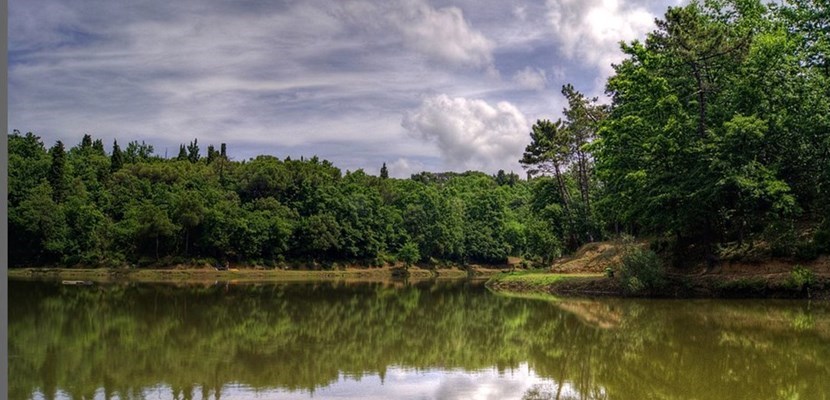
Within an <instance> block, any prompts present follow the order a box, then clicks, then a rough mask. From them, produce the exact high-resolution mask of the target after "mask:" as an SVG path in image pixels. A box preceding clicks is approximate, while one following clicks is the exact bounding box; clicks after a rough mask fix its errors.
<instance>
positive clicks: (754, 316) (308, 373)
mask: <svg viewBox="0 0 830 400" xmlns="http://www.w3.org/2000/svg"><path fill="white" fill-rule="evenodd" d="M398 286H399V287H395V286H393V285H389V284H381V283H377V284H356V285H350V284H338V283H317V284H296V283H295V284H269V285H216V286H213V285H208V286H185V287H176V286H171V285H144V284H128V285H109V286H93V287H68V286H60V285H54V284H48V283H37V282H20V281H11V282H10V284H9V352H10V358H9V364H10V365H9V368H10V372H9V383H10V387H9V396H10V398H12V399H25V398H30V397H32V396H33V394H35V393H40V394H42V395H43V397H44V398H46V399H51V398H96V397H97V398H107V399H108V398H115V397H118V398H121V399H131V398H142V397H147V394H148V393H151V392H159V393H161V394H160V395H161V396H162V397H174V398H179V399H191V398H222V397H223V396H226V397H227V396H228V395H229V393H235V394H237V395H240V396H241V397H245V396H248V395H254V394H256V393H271V394H275V395H276V394H277V393H289V394H292V393H293V394H292V396H293V397H296V396H297V395H298V392H300V393H306V394H307V395H308V394H312V393H317V394H320V393H329V394H332V395H333V394H338V392H337V391H341V392H339V394H343V393H345V392H348V393H352V392H353V393H354V396H353V397H354V398H364V397H368V395H369V394H371V393H373V392H378V393H380V392H383V391H384V390H387V391H390V392H389V393H393V394H394V393H396V392H395V391H392V390H394V389H403V388H404V387H409V388H410V389H412V390H413V391H412V392H411V394H412V396H413V397H427V398H430V396H433V397H432V398H452V397H451V396H453V393H455V394H457V395H459V396H461V394H463V393H467V394H469V393H472V391H475V390H478V392H476V393H479V392H481V393H484V392H485V391H490V392H492V393H502V394H503V395H506V396H507V397H510V396H515V398H522V397H524V398H526V399H548V398H551V399H565V398H578V399H605V398H609V399H629V398H630V399H639V398H665V399H681V398H690V397H694V398H707V399H718V398H745V399H758V398H765V399H775V398H785V397H786V398H793V396H797V397H798V398H800V399H805V398H807V399H809V398H827V397H828V396H830V389H828V386H830V385H828V384H827V383H826V377H827V376H830V361H828V360H830V317H828V315H830V312H829V311H828V309H830V307H828V305H827V304H817V303H812V304H809V303H806V302H774V301H757V300H756V301H728V302H725V301H632V300H618V299H608V300H601V301H589V300H559V301H544V300H537V299H524V298H514V297H504V296H497V295H494V294H492V293H489V292H487V291H486V290H485V289H484V288H482V287H481V286H480V285H474V284H469V283H465V282H460V283H449V282H440V283H435V284H419V285H407V286H401V285H398ZM522 368H526V369H527V370H528V371H527V372H526V373H518V372H517V371H522ZM486 371H492V373H487V372H486ZM392 373H393V374H394V375H395V376H394V377H392V376H390V374H392ZM459 376H460V377H461V378H459ZM463 377H467V378H464V379H466V380H471V381H472V382H473V383H474V385H472V386H469V387H467V389H464V390H467V391H466V392H463V393H460V392H459V391H456V392H453V391H451V390H449V391H446V392H441V393H442V394H439V393H437V392H435V387H436V386H435V385H439V384H440V383H441V382H448V380H449V379H453V382H456V383H457V382H461V381H464V379H462V378H463ZM427 378H429V379H427ZM419 385H420V386H419ZM445 386H448V387H452V385H445ZM457 386H458V387H459V388H461V387H462V386H463V385H457ZM419 388H422V389H419ZM468 389H469V390H468ZM485 389H486V390H485ZM459 390H461V389H459ZM269 397H270V396H269Z"/></svg>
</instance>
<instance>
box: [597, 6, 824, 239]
mask: <svg viewBox="0 0 830 400" xmlns="http://www.w3.org/2000/svg"><path fill="white" fill-rule="evenodd" d="M798 3H799V4H797V5H795V4H793V5H787V6H785V7H783V8H777V7H765V6H763V5H762V4H761V3H760V2H758V1H755V0H749V1H735V2H732V1H728V2H703V3H699V2H692V3H690V4H689V5H686V6H683V7H672V8H669V10H668V11H667V12H666V14H665V17H664V19H662V20H658V21H657V29H656V30H655V31H654V32H653V33H651V34H650V35H649V36H648V38H647V39H646V41H645V42H639V41H635V42H632V43H628V44H624V45H623V46H622V49H623V51H624V52H625V53H626V55H627V59H625V60H624V61H623V62H622V63H620V64H619V65H617V66H615V75H614V76H612V77H611V78H610V79H609V81H608V86H607V90H608V93H609V94H610V95H611V96H612V98H613V104H612V109H611V111H610V114H609V116H608V118H607V119H606V120H605V121H604V122H603V123H602V124H601V126H600V128H599V134H598V140H597V141H596V143H595V144H594V145H592V146H591V147H592V148H593V150H594V155H595V158H596V163H597V173H598V177H599V178H600V179H601V181H602V182H603V183H604V185H605V186H604V187H605V191H604V193H603V196H604V198H603V199H601V200H600V201H599V208H600V209H601V210H602V213H603V214H605V215H608V216H610V218H612V221H614V224H615V225H622V226H624V227H628V228H629V229H631V230H632V231H637V232H648V233H654V234H658V235H671V236H675V237H677V238H678V239H679V241H678V242H679V243H680V244H681V246H679V249H682V248H684V247H686V246H688V245H690V244H698V245H701V246H702V247H703V248H711V245H712V244H713V243H718V242H730V241H738V242H743V241H752V240H757V239H758V238H759V235H761V234H762V233H763V232H764V231H769V229H768V227H769V226H770V225H772V224H775V223H781V224H787V223H791V222H792V221H793V220H794V219H796V218H800V217H801V216H809V215H810V213H809V211H810V210H816V211H818V210H820V209H821V208H822V207H823V205H824V204H826V203H827V200H828V199H830V197H827V196H828V192H827V191H826V190H824V188H825V187H828V186H826V185H827V183H826V182H827V180H826V172H825V171H826V170H827V166H828V165H830V164H828V161H830V159H828V154H830V152H828V148H830V147H829V146H830V141H829V140H828V137H830V136H828V135H830V129H828V127H830V118H829V117H830V102H829V101H828V96H827V94H828V91H827V88H828V87H830V86H828V85H827V78H826V76H822V75H821V74H819V73H816V71H815V70H814V69H813V67H812V66H811V62H810V61H808V59H807V58H805V57H806V55H805V54H804V53H799V52H798V51H797V49H798V47H799V43H800V38H799V36H800V35H802V34H803V32H802V31H800V30H801V29H802V28H803V26H804V25H803V23H804V22H805V19H810V18H813V17H814V16H815V14H812V13H811V12H807V11H806V9H808V8H809V7H806V6H805V5H804V4H801V3H802V2H798ZM805 7H806V8H805ZM796 9H798V10H801V11H805V13H801V14H799V13H797V12H794V10H796ZM787 252H788V253H790V254H792V251H791V250H790V249H787Z"/></svg>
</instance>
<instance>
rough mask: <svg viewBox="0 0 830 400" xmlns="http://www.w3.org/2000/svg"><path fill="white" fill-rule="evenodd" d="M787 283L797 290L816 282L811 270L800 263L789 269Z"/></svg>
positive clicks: (807, 287)
mask: <svg viewBox="0 0 830 400" xmlns="http://www.w3.org/2000/svg"><path fill="white" fill-rule="evenodd" d="M788 283H789V284H790V286H792V287H794V288H796V289H798V290H804V289H809V288H810V286H812V285H814V284H815V283H816V275H815V273H814V272H813V271H812V270H810V269H807V268H805V267H803V266H801V265H796V266H795V268H793V270H792V271H790V277H789V279H788Z"/></svg>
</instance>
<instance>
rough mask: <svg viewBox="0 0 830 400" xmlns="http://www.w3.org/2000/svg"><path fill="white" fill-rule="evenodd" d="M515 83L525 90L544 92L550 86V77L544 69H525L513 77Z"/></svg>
mask: <svg viewBox="0 0 830 400" xmlns="http://www.w3.org/2000/svg"><path fill="white" fill-rule="evenodd" d="M513 81H515V82H516V83H518V84H519V86H521V87H523V88H525V89H531V90H544V89H545V87H546V86H547V84H548V76H547V73H545V71H544V70H542V69H539V68H532V67H525V68H524V69H522V70H519V71H518V72H516V75H513Z"/></svg>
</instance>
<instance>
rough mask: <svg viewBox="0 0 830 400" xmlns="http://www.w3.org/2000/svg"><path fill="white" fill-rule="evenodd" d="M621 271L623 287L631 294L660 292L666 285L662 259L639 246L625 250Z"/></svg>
mask: <svg viewBox="0 0 830 400" xmlns="http://www.w3.org/2000/svg"><path fill="white" fill-rule="evenodd" d="M619 270H620V280H621V281H622V284H623V287H624V288H625V290H626V291H628V292H629V293H641V292H645V291H654V290H659V289H661V288H662V287H663V286H664V285H665V284H666V276H665V271H664V270H663V266H662V263H661V261H660V257H658V256H657V253H655V252H653V251H651V250H646V249H643V248H640V247H638V246H629V247H628V248H626V249H625V253H623V256H622V263H621V265H620V268H619Z"/></svg>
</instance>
